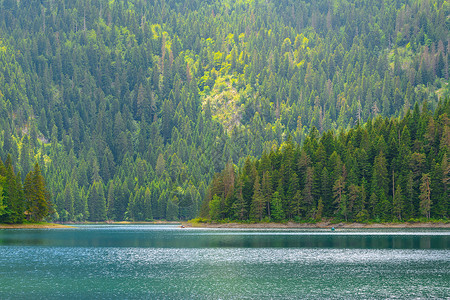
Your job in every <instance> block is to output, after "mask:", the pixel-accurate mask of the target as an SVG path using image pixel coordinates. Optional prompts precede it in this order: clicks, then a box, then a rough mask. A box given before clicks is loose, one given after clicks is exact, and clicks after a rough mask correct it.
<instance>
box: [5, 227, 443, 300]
mask: <svg viewBox="0 0 450 300" xmlns="http://www.w3.org/2000/svg"><path fill="white" fill-rule="evenodd" d="M448 297H450V230H438V229H433V230H431V229H427V230H425V229H423V230H421V229H401V230H395V229H394V230H380V229H366V230H362V229H358V230H356V229H346V230H344V229H338V230H336V231H334V232H331V231H330V230H329V229H327V230H325V229H324V230H319V229H295V230H272V229H271V230H261V229H258V230H256V229H255V230H252V229H192V228H185V229H182V228H179V226H174V225H80V226H77V227H76V228H71V229H47V230H25V229H3V230H0V298H1V299H61V298H66V299H67V298H70V299H92V298H100V299H112V298H113V299H124V298H126V299H142V298H145V299H273V298H277V299H300V298H302V299H321V298H334V299H367V298H402V299H403V298H448Z"/></svg>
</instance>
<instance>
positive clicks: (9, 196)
mask: <svg viewBox="0 0 450 300" xmlns="http://www.w3.org/2000/svg"><path fill="white" fill-rule="evenodd" d="M52 213H53V206H52V203H51V201H50V193H49V191H48V190H47V186H46V184H45V180H44V177H43V176H42V173H41V169H40V167H39V164H38V163H36V164H35V165H34V168H33V170H31V171H30V172H29V173H28V174H27V175H26V177H25V181H24V182H23V185H22V179H21V177H20V174H16V173H15V172H14V167H13V165H12V159H11V156H10V155H8V157H7V159H6V162H5V164H4V163H3V161H2V160H1V159H0V223H11V224H13V223H14V224H16V223H23V222H24V221H25V220H27V221H33V222H39V221H42V220H44V219H45V218H47V217H48V216H49V215H51V214H52Z"/></svg>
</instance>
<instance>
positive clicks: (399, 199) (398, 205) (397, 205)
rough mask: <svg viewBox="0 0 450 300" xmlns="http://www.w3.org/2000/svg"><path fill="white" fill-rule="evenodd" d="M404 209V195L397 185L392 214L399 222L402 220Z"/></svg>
mask: <svg viewBox="0 0 450 300" xmlns="http://www.w3.org/2000/svg"><path fill="white" fill-rule="evenodd" d="M403 207H404V200H403V195H402V188H401V187H400V185H397V187H396V189H395V194H394V200H393V202H392V213H393V215H394V217H395V218H397V219H398V220H399V221H401V220H402V214H403Z"/></svg>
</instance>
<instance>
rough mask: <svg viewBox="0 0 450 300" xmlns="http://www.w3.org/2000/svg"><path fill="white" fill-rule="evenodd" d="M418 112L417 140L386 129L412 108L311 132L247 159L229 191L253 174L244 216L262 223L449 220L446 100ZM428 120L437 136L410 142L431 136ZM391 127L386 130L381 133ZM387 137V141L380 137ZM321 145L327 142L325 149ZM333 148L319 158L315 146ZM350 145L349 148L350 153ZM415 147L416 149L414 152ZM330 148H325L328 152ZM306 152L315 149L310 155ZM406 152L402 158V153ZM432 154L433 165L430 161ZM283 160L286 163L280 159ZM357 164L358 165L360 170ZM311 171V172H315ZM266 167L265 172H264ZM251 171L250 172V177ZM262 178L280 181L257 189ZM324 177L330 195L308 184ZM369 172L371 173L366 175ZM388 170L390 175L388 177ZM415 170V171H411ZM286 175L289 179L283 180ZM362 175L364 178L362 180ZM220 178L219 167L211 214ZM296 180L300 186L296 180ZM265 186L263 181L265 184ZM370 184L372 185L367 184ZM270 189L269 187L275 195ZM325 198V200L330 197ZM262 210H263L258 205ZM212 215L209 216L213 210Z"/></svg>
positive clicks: (402, 122)
mask: <svg viewBox="0 0 450 300" xmlns="http://www.w3.org/2000/svg"><path fill="white" fill-rule="evenodd" d="M417 114H418V115H417V116H418V117H419V118H420V119H422V120H425V121H424V122H423V123H421V124H419V127H418V128H417V133H416V134H415V138H414V139H411V140H410V141H408V142H406V141H401V140H399V139H392V138H388V135H389V134H390V133H389V132H392V131H394V132H401V131H403V132H405V131H406V130H407V126H408V125H407V124H409V122H410V118H413V116H412V115H411V113H410V112H407V114H406V117H404V118H402V119H388V118H381V117H377V118H376V119H374V120H369V121H368V123H367V124H365V125H364V126H361V127H358V130H350V131H348V132H340V133H339V134H337V133H335V132H330V133H327V134H326V135H323V136H322V137H321V138H320V139H317V138H316V137H315V136H311V135H314V133H312V134H311V135H310V136H308V137H307V141H309V142H308V143H305V144H304V145H303V146H299V145H295V146H294V145H292V144H290V141H287V142H286V143H283V144H282V145H281V147H280V148H279V149H276V150H273V151H272V152H270V153H269V154H264V155H263V157H262V158H261V159H259V160H253V161H250V160H248V161H247V162H246V164H244V166H243V167H242V168H241V170H240V171H239V172H238V174H237V176H236V182H237V185H236V189H235V194H237V195H240V194H241V193H242V191H241V190H242V184H241V182H242V181H243V180H245V178H246V177H248V175H247V174H248V171H249V170H253V171H251V173H255V176H254V178H255V180H254V184H253V187H252V188H251V189H250V190H249V191H247V193H248V194H249V195H253V196H252V202H251V207H250V215H249V216H248V217H247V219H249V220H253V221H260V220H262V219H264V218H268V219H271V220H273V221H277V222H279V221H284V220H311V219H322V218H335V219H338V220H345V221H359V222H363V221H370V220H374V221H392V220H407V219H409V218H426V219H430V218H435V219H439V218H448V216H449V213H450V211H449V206H448V189H449V187H448V185H449V183H450V181H449V161H448V156H447V153H448V151H449V147H450V145H449V144H448V140H446V138H447V136H446V135H447V132H448V129H449V126H450V122H449V121H448V115H450V101H449V100H446V101H443V102H440V103H439V113H436V114H435V115H434V116H431V115H429V112H428V111H427V110H426V106H424V107H423V108H422V111H421V112H417ZM430 124H434V125H433V126H434V128H435V129H434V130H435V132H436V136H435V140H434V142H433V143H432V145H430V146H429V147H428V148H426V147H424V146H421V147H420V148H417V146H416V145H425V143H426V141H427V139H429V135H428V133H427V131H426V130H423V129H424V128H429V127H430ZM388 128H389V130H387V129H388ZM361 135H363V136H364V135H367V136H369V137H371V138H370V139H368V140H366V141H365V142H364V143H362V142H361V143H358V142H357V143H354V141H357V140H358V139H359V138H358V137H359V136H361ZM385 140H387V141H388V142H384V141H385ZM325 144H327V146H326V147H325ZM330 146H331V148H334V149H338V150H337V151H333V152H332V153H330V154H327V153H326V151H325V152H324V153H323V154H321V155H317V153H318V149H321V148H327V147H328V148H329V147H330ZM394 148H395V149H398V151H395V152H392V153H390V154H389V156H387V157H386V156H385V154H384V153H385V152H384V151H386V149H394ZM349 149H351V150H352V151H348V150H349ZM362 149H366V150H367V152H368V153H373V154H375V153H378V154H377V155H372V159H368V163H367V164H360V165H359V166H358V165H353V166H352V167H351V168H350V170H351V172H348V171H347V170H348V169H349V167H348V166H349V165H352V164H354V162H353V158H354V155H355V153H357V152H359V151H362ZM413 151H414V152H413ZM329 152H331V151H329ZM306 153H316V154H315V155H312V156H311V157H309V156H308V154H306ZM405 153H409V154H408V155H404V156H402V154H405ZM436 158H442V159H439V160H438V161H440V163H439V162H436V161H437V160H436ZM290 160H292V161H293V163H292V165H294V166H298V168H295V169H293V170H292V171H291V172H287V173H288V174H289V175H284V174H286V167H287V166H288V165H289V164H286V162H287V161H290ZM279 161H282V162H284V164H279V163H278V162H279ZM320 165H326V166H329V167H330V169H331V170H333V171H332V173H331V174H330V175H328V172H327V171H326V169H324V170H317V169H319V168H317V169H316V168H315V167H310V166H320ZM397 165H404V166H406V169H400V171H398V173H396V172H395V170H398V167H397ZM362 168H363V169H362ZM316 170H317V171H316ZM263 172H264V173H263ZM251 173H250V174H251ZM261 173H263V174H264V177H263V178H265V179H264V180H263V182H265V181H267V179H268V178H279V180H278V181H275V182H273V187H272V186H271V187H270V189H269V188H261V184H260V183H259V181H260V179H259V178H260V174H261ZM324 174H325V175H328V176H326V177H327V178H329V180H330V181H331V182H333V185H332V187H331V192H330V190H329V188H324V187H323V186H321V185H317V186H314V184H313V180H312V179H313V178H314V177H315V176H316V175H317V178H319V180H321V181H322V182H324V181H325V176H324ZM369 174H372V175H371V176H369ZM388 174H392V175H391V176H388ZM416 174H420V175H416ZM285 176H288V180H286V177H285ZM366 176H367V177H366ZM225 177H226V175H225V171H223V172H221V173H220V174H216V176H215V177H214V179H213V181H212V184H211V187H210V192H209V194H211V190H212V188H214V193H215V195H214V198H212V200H210V199H208V197H207V198H206V199H205V201H206V202H208V201H209V206H210V214H212V213H213V212H216V211H217V210H216V208H215V207H216V203H215V202H217V204H220V198H219V197H217V196H216V195H222V194H223V190H222V189H221V185H218V181H220V180H223V179H224V178H225ZM298 182H301V183H302V184H298ZM264 185H267V183H264V184H263V186H264ZM369 186H371V188H370V190H369V189H368V187H369ZM273 191H275V192H273ZM267 197H270V199H271V200H270V201H271V202H270V213H269V210H266V209H265V208H266V206H261V203H264V202H263V201H264V199H268V198H267ZM330 197H331V199H330ZM240 201H241V200H239V197H237V198H236V200H235V203H233V204H232V206H233V207H239V206H240V205H241V202H240ZM262 208H264V209H262ZM211 217H212V215H211ZM220 218H225V219H227V218H228V219H237V220H242V219H243V218H242V215H241V216H237V215H236V214H227V213H221V214H220V215H219V214H214V219H220Z"/></svg>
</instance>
